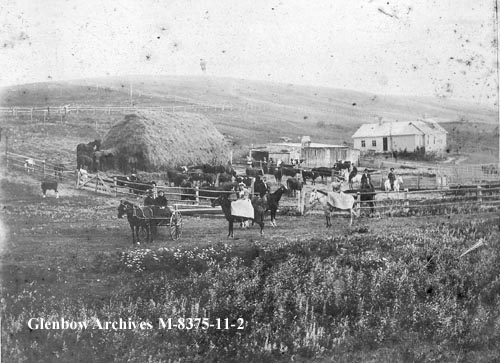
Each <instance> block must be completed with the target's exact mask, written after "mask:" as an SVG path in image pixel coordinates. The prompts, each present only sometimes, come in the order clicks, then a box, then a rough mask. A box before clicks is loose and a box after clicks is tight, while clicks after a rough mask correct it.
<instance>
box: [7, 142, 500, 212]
mask: <svg viewBox="0 0 500 363" xmlns="http://www.w3.org/2000/svg"><path fill="white" fill-rule="evenodd" d="M27 159H31V162H32V163H30V164H27V163H26V160H27ZM5 164H6V166H7V168H8V169H9V170H16V171H20V172H25V173H26V174H27V175H32V176H34V177H38V178H40V179H42V180H43V179H53V180H58V181H61V182H64V183H67V184H69V185H74V186H75V187H76V188H77V189H85V190H89V191H92V192H97V193H105V194H108V195H111V196H114V197H129V198H134V199H135V198H138V197H140V196H141V194H142V193H143V192H144V189H143V188H141V189H134V187H133V186H134V185H139V186H150V187H151V189H153V191H154V192H155V193H157V192H159V191H160V190H161V191H163V192H164V193H165V194H166V195H167V198H168V199H169V201H170V202H171V203H172V204H176V205H177V206H179V207H181V208H182V207H185V208H193V207H195V208H199V209H200V213H202V212H201V211H202V209H203V208H205V209H206V210H208V208H207V207H209V205H210V202H211V200H213V199H214V197H210V196H203V194H205V195H206V193H210V192H211V193H213V192H214V191H213V190H204V189H203V188H183V187H170V186H152V185H148V184H141V183H137V182H132V183H131V184H129V185H121V186H120V185H118V181H117V180H116V179H113V178H110V177H108V176H106V175H105V174H99V173H98V174H88V175H86V176H85V178H82V176H81V175H80V176H78V174H77V173H76V171H75V170H74V169H73V168H72V167H69V166H68V168H65V169H66V170H61V168H60V166H61V165H54V164H50V163H46V162H45V161H44V160H43V159H41V158H37V157H33V156H28V155H21V154H16V153H11V152H7V153H6V155H5ZM68 169H69V170H68ZM75 180H76V183H75ZM129 183H130V182H129ZM217 193H224V192H220V191H217ZM227 193H234V192H227ZM186 197H189V198H190V199H186ZM359 199H360V198H358V200H359ZM285 201H286V202H285ZM374 201H375V205H374V206H373V207H372V206H370V205H369V202H362V203H360V210H361V211H362V212H371V211H372V208H373V211H375V212H376V213H379V214H386V215H397V214H398V213H403V214H405V215H408V214H419V213H422V214H423V213H452V212H454V211H456V212H460V211H464V210H467V211H477V210H484V209H494V210H497V209H498V207H499V206H500V185H499V184H497V185H474V186H467V187H464V186H461V187H449V186H446V187H444V186H443V187H441V188H439V189H436V188H434V189H430V190H414V191H410V190H408V189H406V190H404V191H401V192H384V191H377V192H375V193H374ZM284 203H288V205H289V203H292V205H294V206H296V208H297V211H298V214H303V213H304V211H305V209H307V207H306V193H305V192H304V193H298V195H297V197H296V199H290V198H288V199H285V200H284ZM294 208H295V207H294ZM210 209H211V208H210ZM212 212H213V211H212Z"/></svg>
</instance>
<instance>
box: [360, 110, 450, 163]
mask: <svg viewBox="0 0 500 363" xmlns="http://www.w3.org/2000/svg"><path fill="white" fill-rule="evenodd" d="M446 135H447V132H446V130H445V129H443V128H442V127H441V126H439V124H438V123H437V122H435V121H434V120H431V119H426V120H416V121H398V122H382V121H380V122H378V123H372V124H363V125H361V127H360V128H359V129H358V130H357V131H356V132H355V133H354V135H352V139H353V140H354V147H355V148H358V149H360V150H361V151H362V152H381V153H382V152H394V151H398V152H399V151H404V150H406V151H409V152H414V151H416V150H417V148H419V149H422V148H425V152H426V153H430V152H432V153H436V154H438V155H440V154H443V153H444V152H445V150H446Z"/></svg>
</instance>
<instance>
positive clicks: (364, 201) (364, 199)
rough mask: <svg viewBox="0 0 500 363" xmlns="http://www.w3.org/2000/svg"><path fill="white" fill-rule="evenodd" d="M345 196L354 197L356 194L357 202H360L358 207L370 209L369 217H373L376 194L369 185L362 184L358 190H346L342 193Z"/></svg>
mask: <svg viewBox="0 0 500 363" xmlns="http://www.w3.org/2000/svg"><path fill="white" fill-rule="evenodd" d="M344 193H346V194H353V196H354V197H356V194H357V193H359V199H360V200H358V202H360V204H359V205H360V206H361V208H362V207H366V206H368V207H369V208H370V215H372V216H373V214H374V213H375V196H376V195H377V193H376V192H375V188H374V187H373V186H372V185H371V184H367V183H364V184H363V185H362V186H361V189H359V190H352V189H351V190H346V191H344ZM361 210H362V209H361Z"/></svg>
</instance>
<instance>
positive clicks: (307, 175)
mask: <svg viewBox="0 0 500 363" xmlns="http://www.w3.org/2000/svg"><path fill="white" fill-rule="evenodd" d="M317 177H318V174H316V173H315V172H314V171H312V170H302V180H303V181H304V184H307V179H311V184H312V185H315V184H316V178H317Z"/></svg>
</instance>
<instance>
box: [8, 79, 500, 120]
mask: <svg viewBox="0 0 500 363" xmlns="http://www.w3.org/2000/svg"><path fill="white" fill-rule="evenodd" d="M141 77H144V78H148V79H151V78H155V77H156V78H178V79H182V78H186V79H187V78H192V79H196V78H198V79H200V80H229V81H243V82H255V83H263V84H268V85H281V86H286V87H289V86H297V87H304V88H320V89H325V90H337V91H346V92H352V93H360V94H364V95H374V96H377V97H382V98H384V97H388V98H391V97H395V98H405V99H408V98H412V97H413V98H414V99H416V100H425V101H431V102H436V103H439V104H446V103H452V104H456V103H464V102H465V103H466V104H467V105H470V106H473V107H487V108H488V109H490V110H492V111H498V110H497V108H496V106H494V105H491V104H489V103H478V102H474V101H470V100H464V99H461V98H453V97H435V96H432V95H421V94H420V95H416V94H405V93H385V94H381V93H375V92H371V91H365V90H359V89H353V88H344V87H340V86H339V87H333V86H325V85H314V84H310V83H293V82H280V81H272V80H263V79H251V78H242V77H230V76H209V75H200V74H184V75H179V74H162V75H154V74H127V75H109V76H91V77H82V78H71V79H60V80H57V79H55V80H54V79H50V80H46V81H34V82H27V83H19V84H9V85H3V86H0V90H7V89H8V88H13V87H22V86H28V85H37V84H38V85H42V84H57V83H79V82H82V84H83V83H85V82H88V81H91V80H103V81H105V80H111V79H116V80H125V81H127V85H128V83H129V82H130V78H141ZM136 82H137V81H136ZM139 82H140V81H139ZM124 83H125V82H124ZM105 87H107V86H105ZM1 96H2V95H1V94H0V101H1ZM179 97H182V96H179Z"/></svg>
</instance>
